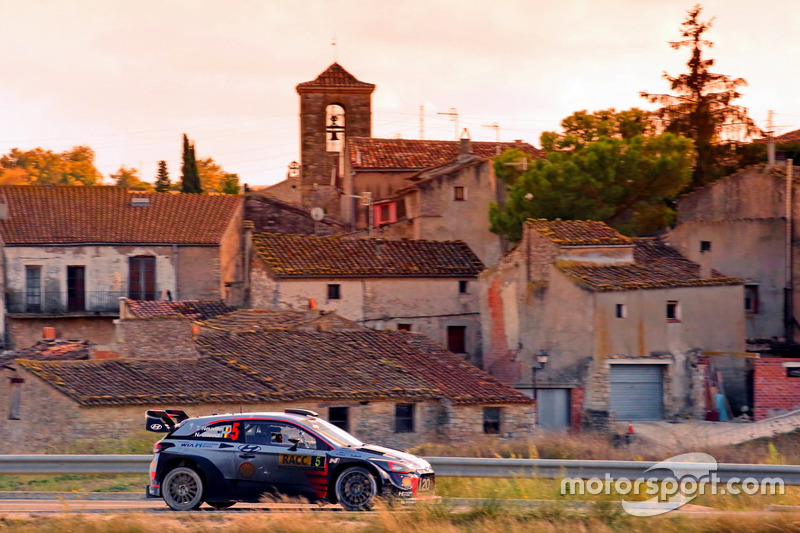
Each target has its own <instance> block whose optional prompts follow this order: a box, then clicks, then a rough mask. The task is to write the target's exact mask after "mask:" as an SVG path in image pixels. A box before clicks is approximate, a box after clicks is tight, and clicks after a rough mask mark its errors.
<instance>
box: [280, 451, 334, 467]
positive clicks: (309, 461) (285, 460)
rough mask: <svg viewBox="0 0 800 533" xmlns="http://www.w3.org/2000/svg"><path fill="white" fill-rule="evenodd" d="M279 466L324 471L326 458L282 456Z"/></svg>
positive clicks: (318, 456) (317, 456)
mask: <svg viewBox="0 0 800 533" xmlns="http://www.w3.org/2000/svg"><path fill="white" fill-rule="evenodd" d="M278 465H279V466H282V467H294V468H309V469H311V470H324V469H325V458H324V457H322V456H320V455H289V454H281V456H280V459H279V460H278Z"/></svg>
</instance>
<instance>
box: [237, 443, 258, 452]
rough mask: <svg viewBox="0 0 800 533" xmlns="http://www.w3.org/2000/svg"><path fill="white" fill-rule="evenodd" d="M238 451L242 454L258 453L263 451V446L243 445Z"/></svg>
mask: <svg viewBox="0 0 800 533" xmlns="http://www.w3.org/2000/svg"><path fill="white" fill-rule="evenodd" d="M238 450H239V451H241V452H258V451H261V446H259V445H257V444H242V445H241V446H239V448H238Z"/></svg>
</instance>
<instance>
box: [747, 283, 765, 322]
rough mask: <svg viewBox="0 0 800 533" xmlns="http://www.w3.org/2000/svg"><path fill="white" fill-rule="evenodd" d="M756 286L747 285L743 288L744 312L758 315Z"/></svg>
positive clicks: (758, 302)
mask: <svg viewBox="0 0 800 533" xmlns="http://www.w3.org/2000/svg"><path fill="white" fill-rule="evenodd" d="M760 303H761V302H760V301H759V298H758V285H756V284H753V283H749V284H747V285H745V286H744V312H745V313H750V314H753V315H755V314H758V308H759V304H760Z"/></svg>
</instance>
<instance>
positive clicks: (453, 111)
mask: <svg viewBox="0 0 800 533" xmlns="http://www.w3.org/2000/svg"><path fill="white" fill-rule="evenodd" d="M436 114H437V115H444V116H446V117H450V118H449V119H448V120H453V121H455V123H456V140H458V109H456V108H455V107H451V108H450V111H448V112H447V113H436Z"/></svg>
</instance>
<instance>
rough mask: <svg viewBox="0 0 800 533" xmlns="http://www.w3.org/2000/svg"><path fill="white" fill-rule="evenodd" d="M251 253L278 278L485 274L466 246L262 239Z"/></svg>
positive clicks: (257, 237)
mask: <svg viewBox="0 0 800 533" xmlns="http://www.w3.org/2000/svg"><path fill="white" fill-rule="evenodd" d="M253 247H254V249H255V250H256V253H257V254H258V257H259V258H260V259H261V261H262V262H263V264H264V265H265V266H266V267H267V268H269V269H270V270H271V271H272V272H273V273H274V274H275V275H276V276H278V277H314V276H318V277H365V276H368V277H475V276H477V275H478V274H479V273H480V272H481V271H482V270H483V268H484V266H483V263H481V261H480V259H478V257H477V256H476V255H475V254H474V253H473V252H472V250H470V248H469V246H467V245H466V244H464V243H463V242H462V241H411V240H400V241H392V240H383V239H367V238H359V239H352V238H345V237H315V236H312V235H289V234H285V233H259V234H256V235H253Z"/></svg>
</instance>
